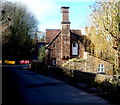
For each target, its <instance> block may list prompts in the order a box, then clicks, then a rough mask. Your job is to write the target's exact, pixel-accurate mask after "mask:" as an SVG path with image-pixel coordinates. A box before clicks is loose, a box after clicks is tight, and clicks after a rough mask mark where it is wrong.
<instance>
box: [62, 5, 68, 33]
mask: <svg viewBox="0 0 120 105" xmlns="http://www.w3.org/2000/svg"><path fill="white" fill-rule="evenodd" d="M61 13H62V22H61V25H62V33H63V34H68V33H69V30H70V22H69V7H61Z"/></svg>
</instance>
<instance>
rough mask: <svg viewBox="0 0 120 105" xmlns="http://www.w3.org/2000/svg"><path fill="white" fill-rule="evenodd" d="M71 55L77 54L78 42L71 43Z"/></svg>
mask: <svg viewBox="0 0 120 105" xmlns="http://www.w3.org/2000/svg"><path fill="white" fill-rule="evenodd" d="M72 55H78V43H76V42H74V43H72Z"/></svg>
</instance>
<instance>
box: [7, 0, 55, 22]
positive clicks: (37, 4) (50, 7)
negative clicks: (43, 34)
mask: <svg viewBox="0 0 120 105" xmlns="http://www.w3.org/2000/svg"><path fill="white" fill-rule="evenodd" d="M7 1H11V2H22V3H24V4H25V5H26V6H27V7H28V8H29V10H30V11H31V12H32V13H34V14H35V16H36V18H37V19H38V20H39V19H43V18H44V17H46V16H48V15H49V14H52V13H54V12H55V11H56V9H55V8H56V7H57V5H56V3H55V0H53V1H52V0H7Z"/></svg>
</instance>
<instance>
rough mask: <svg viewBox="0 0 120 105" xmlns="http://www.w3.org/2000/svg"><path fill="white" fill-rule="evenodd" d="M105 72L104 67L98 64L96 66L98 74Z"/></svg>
mask: <svg viewBox="0 0 120 105" xmlns="http://www.w3.org/2000/svg"><path fill="white" fill-rule="evenodd" d="M104 72H105V71H104V65H103V64H102V63H100V64H99V65H98V73H104Z"/></svg>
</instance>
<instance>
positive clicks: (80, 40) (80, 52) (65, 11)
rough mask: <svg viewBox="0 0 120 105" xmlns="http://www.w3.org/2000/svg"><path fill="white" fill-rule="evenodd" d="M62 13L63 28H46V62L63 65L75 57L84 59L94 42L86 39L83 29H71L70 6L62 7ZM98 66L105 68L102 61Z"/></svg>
mask: <svg viewBox="0 0 120 105" xmlns="http://www.w3.org/2000/svg"><path fill="white" fill-rule="evenodd" d="M61 13H62V22H61V29H46V43H47V46H46V57H45V62H46V64H47V65H54V66H61V65H62V64H64V63H66V62H67V61H69V60H70V59H73V58H77V59H84V58H85V54H86V53H87V52H86V48H88V47H89V45H90V44H92V43H91V41H90V40H87V39H86V40H84V39H85V35H82V33H81V30H71V29H70V21H69V7H62V8H61ZM108 65H109V63H108ZM97 66H98V67H97V68H99V67H100V69H99V70H101V68H103V69H104V68H105V67H103V66H104V65H103V64H102V63H100V62H99V64H98V65H97ZM83 71H84V70H83ZM88 71H89V70H88ZM96 72H97V69H96Z"/></svg>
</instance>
